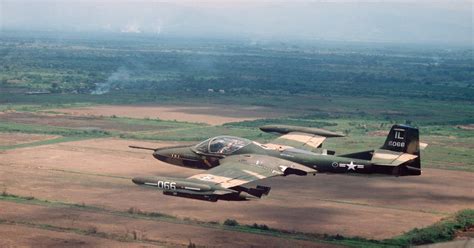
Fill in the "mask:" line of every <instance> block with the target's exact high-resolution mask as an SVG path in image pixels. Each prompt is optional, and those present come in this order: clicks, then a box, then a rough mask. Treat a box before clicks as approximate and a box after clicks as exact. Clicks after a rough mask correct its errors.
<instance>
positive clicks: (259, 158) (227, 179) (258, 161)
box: [188, 154, 316, 189]
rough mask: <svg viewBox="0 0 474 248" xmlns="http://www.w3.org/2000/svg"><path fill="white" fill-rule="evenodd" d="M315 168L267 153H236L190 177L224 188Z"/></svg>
mask: <svg viewBox="0 0 474 248" xmlns="http://www.w3.org/2000/svg"><path fill="white" fill-rule="evenodd" d="M314 172H316V171H315V170H314V169H312V168H309V167H306V166H304V165H301V164H297V163H293V162H290V161H287V160H283V159H279V158H274V157H270V156H265V155H250V154H246V155H235V156H229V157H227V158H225V159H223V160H221V164H220V165H219V166H217V167H214V168H212V169H210V170H207V171H206V173H203V174H197V175H194V176H191V177H189V178H188V179H192V180H198V181H201V182H205V183H206V184H208V185H213V186H217V187H222V188H227V189H228V188H232V187H236V186H240V185H243V184H246V183H250V182H253V181H257V180H260V179H264V178H269V177H275V176H286V175H289V174H298V175H306V174H307V173H314Z"/></svg>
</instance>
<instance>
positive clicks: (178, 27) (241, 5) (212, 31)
mask: <svg viewBox="0 0 474 248" xmlns="http://www.w3.org/2000/svg"><path fill="white" fill-rule="evenodd" d="M472 15H473V2H472V1H436V2H435V1H291V2H290V1H230V0H227V1H226V0H224V1H183V0H181V1H180V0H178V1H146V0H141V1H132V0H128V1H123V0H119V1H113V0H108V1H98V0H82V1H81V0H72V1H66V0H65V1H41V0H0V28H1V30H9V29H27V30H58V31H59V30H69V31H104V32H122V33H124V34H126V33H148V34H154V35H180V36H203V37H216V36H218V37H236V38H248V39H255V40H258V39H286V40H288V39H324V40H344V41H348V40H349V41H392V42H416V43H420V42H429V43H456V44H464V45H465V44H472V41H473V36H474V34H473V20H472V19H473V17H472ZM0 35H1V33H0Z"/></svg>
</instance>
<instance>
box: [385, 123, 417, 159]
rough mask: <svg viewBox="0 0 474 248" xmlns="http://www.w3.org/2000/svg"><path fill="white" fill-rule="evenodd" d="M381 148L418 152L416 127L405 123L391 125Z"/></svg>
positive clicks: (414, 153) (415, 153) (410, 152)
mask: <svg viewBox="0 0 474 248" xmlns="http://www.w3.org/2000/svg"><path fill="white" fill-rule="evenodd" d="M380 148H381V149H385V150H389V151H394V152H403V153H408V154H413V155H418V156H419V153H420V139H419V132H418V128H414V127H411V126H407V125H393V126H392V129H390V133H389V134H388V136H387V139H386V140H385V143H384V144H383V146H382V147H380Z"/></svg>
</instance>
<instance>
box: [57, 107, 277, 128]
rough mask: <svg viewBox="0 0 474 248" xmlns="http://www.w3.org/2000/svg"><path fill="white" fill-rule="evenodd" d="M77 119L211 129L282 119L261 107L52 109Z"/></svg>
mask: <svg viewBox="0 0 474 248" xmlns="http://www.w3.org/2000/svg"><path fill="white" fill-rule="evenodd" d="M52 111H56V112H62V113H67V114H72V115H79V116H81V115H82V116H84V115H85V116H113V115H115V116H119V117H132V118H152V119H153V118H159V119H161V120H177V121H187V122H197V123H207V124H210V125H222V124H224V123H227V122H238V121H244V120H255V119H260V118H275V117H280V116H283V115H284V114H282V113H279V112H277V111H275V110H273V109H268V108H264V107H242V106H232V105H230V106H229V105H225V106H224V105H222V106H221V105H208V106H116V105H102V106H93V107H82V108H70V109H53V110H52Z"/></svg>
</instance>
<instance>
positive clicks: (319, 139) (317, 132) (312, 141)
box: [260, 125, 344, 151]
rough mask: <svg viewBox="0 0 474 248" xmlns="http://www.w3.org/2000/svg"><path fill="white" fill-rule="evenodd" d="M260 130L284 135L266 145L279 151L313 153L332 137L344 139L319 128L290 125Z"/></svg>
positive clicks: (264, 127)
mask: <svg viewBox="0 0 474 248" xmlns="http://www.w3.org/2000/svg"><path fill="white" fill-rule="evenodd" d="M260 130H262V131H264V132H268V133H277V134H282V136H280V137H278V138H277V139H275V140H273V141H272V142H270V143H267V144H265V146H266V147H268V148H272V149H278V150H284V149H286V148H291V147H293V148H298V149H304V150H309V151H313V150H315V149H316V148H319V147H320V146H321V144H322V143H323V142H324V140H326V138H330V137H344V135H343V134H340V133H335V132H331V131H328V130H324V129H319V128H309V127H299V126H288V125H267V126H262V127H260Z"/></svg>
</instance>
